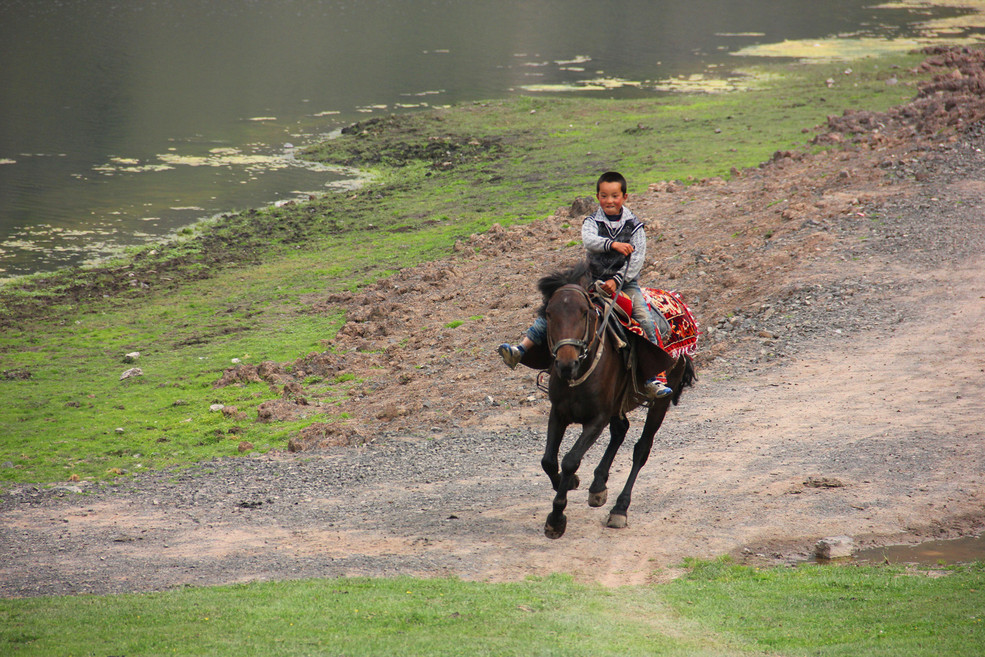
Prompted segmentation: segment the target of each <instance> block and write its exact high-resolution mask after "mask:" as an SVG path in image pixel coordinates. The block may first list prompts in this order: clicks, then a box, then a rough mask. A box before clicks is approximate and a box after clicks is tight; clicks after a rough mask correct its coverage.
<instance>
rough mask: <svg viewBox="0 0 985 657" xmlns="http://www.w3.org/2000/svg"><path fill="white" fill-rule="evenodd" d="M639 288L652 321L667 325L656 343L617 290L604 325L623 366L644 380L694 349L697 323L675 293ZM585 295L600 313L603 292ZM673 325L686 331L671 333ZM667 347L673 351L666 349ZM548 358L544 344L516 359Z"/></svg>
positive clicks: (531, 363)
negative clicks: (649, 338)
mask: <svg viewBox="0 0 985 657" xmlns="http://www.w3.org/2000/svg"><path fill="white" fill-rule="evenodd" d="M643 292H644V295H645V296H647V302H648V303H649V305H650V312H651V314H655V315H656V314H659V318H658V317H656V316H655V317H654V319H655V320H656V321H655V325H656V326H657V327H663V326H666V327H668V328H669V330H668V331H663V330H658V331H657V339H658V341H659V342H660V344H654V343H652V342H650V341H649V340H648V339H647V338H646V335H645V334H644V332H643V328H642V327H641V326H640V325H639V323H637V322H636V320H634V319H633V317H632V301H631V300H630V299H629V297H628V296H627V295H625V294H623V293H621V292H620V294H619V297H617V299H616V301H615V303H614V304H613V305H612V311H611V313H610V315H611V316H610V318H609V322H608V326H607V328H606V330H607V331H609V332H610V335H611V336H612V337H614V338H615V340H614V341H613V343H614V344H616V345H617V346H619V347H621V348H620V352H621V353H622V354H623V358H624V361H625V362H626V367H627V369H635V374H636V376H635V377H634V379H635V380H636V381H637V382H641V381H646V380H647V379H649V378H651V377H653V376H656V375H657V374H659V373H661V372H664V371H666V370H668V369H670V368H671V367H673V365H674V363H675V362H676V361H677V358H678V357H679V356H680V354H681V353H691V352H693V351H694V344H695V342H696V341H697V324H696V323H695V322H694V318H693V317H692V316H691V312H690V310H689V309H688V308H687V306H686V305H684V302H683V301H681V300H680V297H679V296H677V295H676V294H675V293H673V292H664V291H663V290H658V289H655V288H643ZM589 296H591V297H592V299H593V302H594V303H595V307H596V312H598V313H599V315H603V314H604V313H605V308H606V303H607V300H606V298H605V296H604V294H600V293H599V292H598V291H597V290H592V291H591V292H590V294H589ZM667 297H669V300H668V299H667ZM610 298H611V297H610ZM665 311H666V312H669V313H670V314H671V317H667V315H666V314H664V312H665ZM672 319H673V321H672ZM660 320H663V321H660ZM675 327H676V330H684V331H687V332H689V334H688V335H684V334H681V335H678V334H677V333H675ZM668 347H670V348H671V349H673V351H669V350H668ZM551 362H552V358H551V353H550V350H549V349H548V347H547V345H535V346H534V347H531V348H530V349H528V350H527V352H526V353H525V354H524V355H523V358H522V359H521V360H520V364H521V365H525V366H527V367H529V368H531V369H535V370H546V369H549V368H550V367H551Z"/></svg>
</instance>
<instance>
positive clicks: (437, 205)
mask: <svg viewBox="0 0 985 657" xmlns="http://www.w3.org/2000/svg"><path fill="white" fill-rule="evenodd" d="M920 59H921V57H920V56H916V55H909V56H907V55H901V56H896V57H893V58H880V59H876V58H873V59H866V60H861V61H858V62H853V64H852V67H851V72H850V73H847V74H846V66H845V65H844V64H839V65H815V66H805V65H789V66H775V67H773V68H772V69H770V70H769V75H768V76H764V78H765V79H769V83H768V84H769V86H768V87H764V88H762V89H759V90H753V91H747V92H742V93H734V94H718V95H706V94H692V95H679V96H668V97H662V98H653V99H635V100H599V99H590V100H589V99H571V98H534V97H524V98H515V99H510V100H499V101H489V102H481V103H470V104H467V105H463V106H459V107H455V108H452V109H448V110H434V111H428V112H420V113H413V114H407V115H402V116H399V117H390V118H384V119H375V120H371V121H367V122H365V123H362V124H359V125H357V126H355V128H354V129H353V130H351V131H347V132H349V133H350V134H346V135H343V136H342V137H341V138H339V139H337V140H332V141H330V142H326V143H324V144H321V145H318V146H315V147H312V148H310V149H309V150H308V152H307V156H308V157H311V158H313V159H317V160H321V161H325V162H331V163H337V164H345V165H350V166H359V167H361V168H363V169H365V170H367V171H369V172H371V173H372V175H373V180H374V182H372V183H371V184H368V185H367V186H366V187H364V188H363V189H361V190H359V191H356V192H352V193H348V194H339V195H331V196H326V197H324V198H320V199H317V200H314V201H312V202H310V203H306V204H296V205H288V206H284V207H280V208H267V209H263V210H251V211H248V212H243V213H238V214H229V215H226V216H224V217H221V218H218V219H216V220H214V221H211V222H208V223H205V224H202V225H200V226H197V227H195V228H193V229H188V230H186V231H183V232H184V234H183V235H181V236H180V239H176V240H174V241H172V242H170V243H167V244H158V245H155V246H153V247H146V248H143V249H139V250H136V251H133V252H131V253H130V254H128V255H127V256H126V257H125V258H121V259H118V260H116V261H113V262H108V263H104V264H102V265H99V266H95V267H90V268H85V269H79V268H76V269H70V270H65V271H61V272H56V273H53V274H44V275H35V276H32V277H26V278H24V279H18V280H16V281H13V282H10V283H8V284H6V285H5V286H4V287H3V288H2V290H0V328H2V331H3V337H2V338H0V392H2V394H3V396H4V400H5V404H6V405H5V409H4V414H3V420H2V425H3V426H2V431H3V434H4V439H3V441H2V443H0V465H2V467H0V487H3V486H8V487H9V486H11V485H14V484H16V483H19V482H56V481H64V480H67V479H71V480H73V481H74V480H80V479H81V480H89V481H105V480H108V479H113V478H115V477H118V476H120V475H121V474H122V475H125V474H129V473H135V472H140V471H143V470H148V469H159V468H164V467H168V466H174V465H182V464H189V463H195V462H199V461H203V460H208V459H211V458H213V457H233V456H238V455H240V454H242V453H249V452H250V451H265V450H268V449H280V448H284V447H285V445H286V441H287V439H288V437H289V436H290V435H291V434H292V432H295V431H298V430H299V429H300V428H302V427H304V426H306V425H307V424H310V423H312V422H315V421H328V422H330V421H332V420H333V419H334V418H338V417H343V416H344V413H345V405H344V401H345V399H346V398H347V396H348V395H350V394H353V392H354V391H358V390H359V383H360V382H359V381H358V380H353V379H351V378H347V377H344V376H342V377H339V379H338V380H325V381H318V382H313V383H317V398H316V399H313V401H314V402H317V403H314V404H312V406H311V412H310V413H309V414H308V415H307V416H306V417H303V418H300V419H298V420H296V421H293V422H290V423H260V422H256V421H255V419H256V418H257V408H258V407H259V406H260V404H262V403H263V402H265V401H269V400H272V399H275V398H277V397H279V395H280V391H279V390H275V389H271V388H269V387H268V386H267V385H266V384H260V383H255V384H248V385H245V386H242V387H227V388H214V387H213V383H214V382H215V381H216V380H217V379H218V378H219V377H220V375H221V373H222V371H223V370H224V369H225V368H227V367H230V366H231V364H232V360H233V359H234V358H235V359H239V360H240V361H242V362H247V363H254V364H255V363H259V362H261V361H265V360H272V361H277V362H286V361H291V360H293V359H295V358H298V357H300V356H303V355H304V354H306V353H309V352H312V351H322V350H324V349H326V348H327V347H328V346H329V342H328V341H330V340H331V338H332V337H333V336H334V334H335V332H336V331H337V330H338V328H339V327H340V325H341V323H342V321H343V319H344V318H342V317H340V316H338V315H333V314H332V313H330V312H329V313H325V312H315V311H314V310H313V304H314V303H315V301H317V300H319V299H322V298H323V297H324V296H325V295H326V294H327V293H330V292H332V291H334V290H340V289H356V288H358V287H359V286H360V285H362V284H363V283H365V282H366V281H368V280H372V279H375V278H377V277H379V276H382V275H386V274H387V273H389V272H392V271H394V270H397V269H399V268H401V267H405V266H409V265H413V264H417V263H420V262H423V261H426V260H429V259H433V258H435V257H441V256H444V255H446V254H448V253H450V252H451V250H452V247H453V245H454V243H455V241H456V240H458V239H461V238H464V237H467V236H468V235H470V234H472V233H475V232H479V231H483V230H485V229H486V228H488V227H489V226H490V225H492V224H493V223H501V224H511V223H514V222H525V221H529V220H532V219H539V218H542V217H544V216H547V215H549V214H550V213H552V212H553V211H554V209H555V208H557V207H558V206H561V205H567V204H569V203H570V202H571V201H572V200H573V199H574V198H575V197H576V196H590V195H591V194H592V193H593V191H594V190H593V187H592V185H593V183H594V179H595V177H596V176H597V174H598V173H599V171H601V170H603V169H609V168H618V169H620V170H621V171H623V172H624V173H625V174H626V175H627V176H628V177H629V179H630V181H631V183H632V185H633V188H634V189H635V190H638V191H639V190H643V189H645V187H646V185H647V184H648V183H650V182H655V181H658V180H661V179H680V180H688V179H691V178H702V177H709V176H717V175H721V176H728V175H729V172H730V171H731V170H732V168H733V167H737V168H743V167H749V166H755V165H757V164H758V163H760V162H762V161H764V160H766V159H768V158H769V157H770V155H771V154H772V153H773V152H775V151H776V150H783V149H791V148H810V146H809V145H808V144H807V142H808V140H809V139H810V137H811V136H812V135H811V133H809V132H804V131H805V130H806V129H812V128H813V127H814V126H816V125H818V124H823V123H824V121H825V117H826V116H827V115H828V114H840V113H841V112H842V111H843V110H844V109H863V108H864V109H871V110H881V109H885V108H887V107H889V106H892V105H895V104H898V103H900V102H902V101H905V100H907V99H909V98H911V97H912V96H913V95H914V93H915V87H913V86H911V85H908V83H911V82H913V81H914V79H915V75H914V74H913V73H911V72H910V69H911V68H913V67H915V65H916V64H917V63H918V62H919V61H920ZM891 81H892V82H893V83H890V82H891ZM631 191H632V190H631ZM130 352H139V353H140V357H139V359H138V360H137V361H136V362H135V363H125V362H124V355H125V354H127V353H130ZM133 367H139V368H140V369H141V370H142V372H143V374H142V376H139V377H134V378H127V379H121V375H122V374H123V372H124V371H126V370H128V369H130V368H133ZM217 404H221V405H223V406H225V407H235V411H232V410H227V412H225V413H223V412H221V411H215V410H210V409H211V408H213V407H215V405H217ZM241 450H245V451H241Z"/></svg>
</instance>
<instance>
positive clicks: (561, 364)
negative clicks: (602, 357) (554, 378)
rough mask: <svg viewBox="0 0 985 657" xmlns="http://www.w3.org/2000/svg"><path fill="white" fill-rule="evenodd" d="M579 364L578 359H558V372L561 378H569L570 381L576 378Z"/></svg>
mask: <svg viewBox="0 0 985 657" xmlns="http://www.w3.org/2000/svg"><path fill="white" fill-rule="evenodd" d="M577 365H578V361H576V360H565V361H560V360H559V361H557V373H558V374H560V375H561V378H563V379H568V380H569V381H570V380H571V379H573V378H575V367H576V366H577Z"/></svg>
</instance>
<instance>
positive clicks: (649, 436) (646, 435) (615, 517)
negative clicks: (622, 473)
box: [605, 399, 670, 529]
mask: <svg viewBox="0 0 985 657" xmlns="http://www.w3.org/2000/svg"><path fill="white" fill-rule="evenodd" d="M669 406H670V400H669V399H664V400H661V401H659V402H657V403H655V404H654V405H653V406H652V407H650V412H649V413H647V416H646V424H645V425H644V426H643V433H642V435H641V436H640V439H639V440H638V441H636V446H635V447H633V468H632V470H630V472H629V477H628V478H627V479H626V485H625V486H624V487H623V489H622V492H621V493H620V494H619V497H618V498H617V499H616V504H615V506H613V507H612V510H611V511H610V512H609V519H608V521H607V522H606V523H605V524H606V527H612V528H613V529H622V528H623V527H625V526H626V524H627V520H626V516H627V512H628V510H629V503H630V501H631V500H632V496H633V486H634V485H635V484H636V478H637V477H638V476H639V474H640V470H642V469H643V466H644V465H646V462H647V459H649V458H650V450H651V449H652V448H653V437H654V436H655V435H656V433H657V430H658V429H659V428H660V424H661V423H662V422H663V419H664V415H666V414H667V408H668V407H669Z"/></svg>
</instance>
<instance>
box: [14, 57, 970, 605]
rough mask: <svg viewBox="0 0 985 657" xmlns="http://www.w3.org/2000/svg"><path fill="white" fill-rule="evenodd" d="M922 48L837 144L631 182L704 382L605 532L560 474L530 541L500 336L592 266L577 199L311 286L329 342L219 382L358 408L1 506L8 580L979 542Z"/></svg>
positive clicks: (960, 275) (526, 476) (943, 71)
mask: <svg viewBox="0 0 985 657" xmlns="http://www.w3.org/2000/svg"><path fill="white" fill-rule="evenodd" d="M929 54H930V57H929V59H927V60H926V62H925V63H924V66H925V67H927V69H928V70H930V71H932V72H934V73H936V75H935V77H934V79H933V81H931V82H930V83H928V84H926V85H924V86H923V87H921V88H920V89H919V90H918V92H917V94H916V98H915V99H914V101H913V102H912V103H909V104H907V105H905V106H902V107H899V108H896V109H894V110H892V111H890V112H887V113H870V112H846V113H845V114H844V115H842V116H832V117H830V118H829V120H828V121H827V123H826V125H823V126H818V127H817V128H816V137H815V138H814V141H815V142H816V143H823V144H829V145H832V146H833V147H832V148H831V149H830V150H826V151H824V152H821V153H818V154H808V153H807V152H801V151H783V152H777V153H775V154H774V156H773V157H772V158H771V160H770V161H769V162H766V163H763V164H762V165H761V166H760V167H756V168H750V169H746V170H743V171H733V175H732V176H731V178H730V179H729V180H723V179H707V180H701V181H683V182H682V181H654V182H652V183H648V184H647V185H646V189H645V190H644V189H641V188H640V187H641V186H642V185H643V183H644V181H631V184H632V183H636V185H638V187H637V188H636V189H631V192H633V193H632V194H631V197H630V201H629V205H630V207H632V209H633V210H634V212H635V213H636V214H637V215H639V216H640V217H642V218H643V219H644V220H645V221H646V222H647V234H648V237H649V245H648V260H649V262H648V263H647V266H646V268H645V269H644V273H643V275H642V276H641V280H642V281H643V282H644V283H645V284H648V285H651V286H654V287H662V288H668V289H673V290H676V291H678V292H679V293H680V294H681V295H682V296H683V298H684V299H685V300H686V301H687V302H688V304H689V305H690V307H691V308H692V310H693V311H694V313H695V316H696V317H697V319H698V322H699V324H700V326H701V329H702V331H703V334H702V336H701V340H700V341H699V352H698V354H697V358H696V363H697V370H698V376H699V382H698V384H697V386H696V387H695V388H693V389H689V390H687V391H686V393H685V395H684V397H683V399H682V401H681V404H680V405H679V406H678V407H675V408H674V409H672V411H671V412H670V414H669V415H668V418H667V420H666V421H665V423H664V427H663V429H662V430H661V431H660V432H659V433H658V435H657V438H656V442H655V445H654V449H653V453H652V455H651V458H650V461H649V463H648V464H647V467H646V468H645V469H644V470H643V474H642V476H641V478H640V481H639V483H638V484H637V487H636V490H635V495H634V501H633V505H632V507H631V508H630V512H629V523H630V526H629V528H627V529H625V530H619V531H614V530H609V529H606V528H604V526H603V525H604V522H605V518H606V516H607V509H590V508H588V507H587V505H585V504H584V499H583V497H582V496H584V495H587V493H585V492H584V491H577V492H575V493H572V495H570V496H569V500H570V504H569V507H568V518H569V522H568V530H567V534H566V535H565V537H563V538H562V539H560V540H557V541H551V540H548V539H547V538H545V537H544V535H543V530H542V529H543V522H544V518H545V517H546V514H547V512H548V511H549V509H550V502H551V499H552V497H553V493H552V491H551V489H550V484H549V481H548V480H547V477H546V476H545V475H544V474H543V473H542V472H541V471H540V467H539V460H540V450H541V449H542V448H543V434H544V431H545V427H546V418H547V413H548V408H549V407H548V403H547V401H546V399H545V395H544V394H543V393H541V392H540V391H539V390H538V389H537V388H536V385H535V378H536V372H533V371H530V370H523V369H522V368H521V369H519V370H517V371H510V370H509V369H507V368H506V367H505V366H504V365H503V364H502V362H501V361H500V360H499V358H498V356H497V355H496V352H495V348H496V346H497V345H498V344H499V343H500V342H504V341H516V340H518V339H519V337H520V335H521V333H522V331H523V330H524V329H525V328H526V326H527V325H528V324H529V323H530V321H532V319H533V318H534V312H535V310H536V308H537V306H538V305H539V303H540V299H539V297H538V295H537V292H536V288H535V282H536V279H537V278H538V277H539V276H540V275H542V274H544V273H546V272H548V271H551V270H553V269H556V268H559V267H561V266H564V265H566V264H568V263H571V262H573V261H574V260H576V259H578V258H580V257H581V246H580V225H581V218H582V217H583V216H584V215H585V214H586V212H587V211H589V209H590V207H591V199H588V201H587V202H586V200H585V199H573V200H572V206H571V207H570V208H568V207H566V208H560V209H559V210H558V211H557V212H556V213H555V214H554V215H553V216H551V217H548V218H546V219H544V220H542V221H539V222H536V223H534V224H531V225H525V226H516V227H512V228H509V229H504V228H502V227H494V228H493V229H492V230H490V231H488V232H487V233H485V234H482V235H473V236H472V237H471V238H470V239H468V240H466V241H463V242H461V243H460V244H458V245H456V249H455V253H454V254H450V255H449V257H448V258H446V259H444V260H442V261H437V262H432V263H428V264H426V265H423V266H420V267H415V268H412V269H407V270H404V271H401V272H399V273H397V274H395V275H393V276H391V277H389V278H387V279H385V280H381V281H379V282H378V283H376V284H375V285H373V286H372V287H370V288H368V289H365V290H363V291H361V292H360V293H358V294H353V295H334V296H331V297H328V298H324V297H318V296H312V297H310V298H308V299H307V300H306V302H307V303H308V304H310V306H311V308H312V309H313V311H314V312H336V311H337V310H338V309H339V308H342V309H344V310H345V311H346V312H347V317H348V323H347V324H346V325H345V327H344V328H343V329H342V330H341V331H340V333H339V334H338V336H337V337H336V338H335V342H334V344H333V345H332V347H333V349H332V350H327V351H326V352H325V353H322V354H310V355H308V356H307V357H305V358H302V359H299V360H298V361H297V362H294V363H264V364H263V365H261V366H260V367H257V368H249V367H244V366H240V367H239V368H238V369H236V370H230V371H228V372H226V373H225V374H224V375H223V377H222V379H221V380H219V381H217V382H216V384H217V385H237V384H239V383H243V382H249V381H257V380H262V381H266V382H268V383H269V384H270V385H272V386H275V387H276V388H277V389H278V390H280V391H282V392H283V397H282V399H281V400H279V401H278V402H277V403H276V404H271V405H269V406H268V407H267V408H266V411H265V412H266V413H267V416H266V417H265V418H264V419H265V420H266V421H276V420H277V419H278V418H281V417H283V418H289V417H291V416H292V413H296V412H297V410H298V407H300V406H304V405H307V404H311V403H322V402H321V400H319V399H318V390H317V388H316V387H312V386H309V387H308V388H306V387H305V382H306V381H308V380H311V377H312V375H314V376H318V377H324V376H338V375H339V374H353V375H355V376H356V377H357V378H358V380H360V381H361V383H360V384H359V385H358V386H357V387H356V388H355V389H354V390H353V391H352V394H351V395H350V397H349V398H348V399H346V400H345V401H344V402H343V403H342V410H344V411H345V412H346V413H347V414H348V416H349V419H348V420H346V421H345V422H342V423H338V424H321V425H316V426H314V427H311V428H309V430H307V431H306V432H303V433H302V434H301V435H298V436H295V437H294V438H293V439H292V441H291V450H292V451H293V452H295V453H283V454H271V455H265V456H253V457H249V458H242V459H235V460H229V461H220V462H215V463H212V464H208V465H207V466H202V467H200V468H195V469H192V470H183V471H180V472H174V473H158V474H153V475H148V476H144V477H141V478H137V479H134V480H132V481H127V482H124V483H120V484H118V485H115V486H106V487H96V486H93V485H85V484H70V485H66V486H60V487H56V488H54V489H50V488H49V489H42V488H39V487H22V488H19V489H17V490H14V491H12V492H11V493H10V494H8V495H5V496H3V497H2V498H0V513H2V515H3V518H4V522H3V527H2V529H0V552H2V553H3V554H4V555H5V557H6V558H5V560H4V563H3V564H0V594H2V595H5V596H18V595H35V594H43V593H66V592H83V591H94V592H110V591H129V590H152V589H159V588H167V587H171V586H176V585H181V584H213V583H219V582H233V581H243V580H252V579H264V578H291V577H308V576H336V575H357V574H358V575H394V574H413V575H421V576H434V575H457V576H461V577H466V578H475V579H494V580H502V579H519V578H523V577H525V576H527V575H531V574H545V573H549V572H553V571H555V570H563V571H566V572H572V573H574V574H575V575H576V576H578V577H580V578H583V579H586V580H595V581H601V582H603V583H606V584H626V583H640V582H644V581H647V580H648V579H653V578H665V577H669V576H672V575H673V574H674V573H675V572H676V569H675V567H676V565H677V564H679V563H680V562H681V560H682V559H683V558H684V557H688V556H693V557H714V556H717V555H720V554H723V553H733V554H735V555H737V556H738V557H740V558H742V559H745V560H749V561H756V562H763V563H777V562H784V561H789V560H796V559H804V558H807V557H808V556H809V554H810V551H811V549H812V546H813V544H814V542H815V541H817V540H818V539H819V538H821V537H824V536H832V535H849V536H852V537H854V539H855V540H856V542H857V543H858V544H859V545H875V544H886V543H892V542H901V541H908V542H912V541H917V540H920V539H922V538H925V537H929V536H934V537H943V536H957V535H966V534H971V533H977V532H980V531H981V530H982V528H983V527H985V519H983V517H985V505H983V502H985V475H983V474H982V473H983V472H985V455H983V453H982V450H981V448H980V446H981V442H982V439H983V437H985V436H983V429H982V425H981V419H982V418H983V417H985V394H983V392H982V381H983V371H985V340H983V339H982V337H983V336H982V328H981V327H982V326H983V325H985V304H983V303H982V299H985V276H983V268H985V258H983V256H982V254H983V253H985V211H983V201H985V158H983V155H982V148H983V147H985V123H983V121H982V119H983V117H985V92H983V89H985V87H983V80H985V58H983V51H976V50H966V49H937V50H934V51H932V52H930V53H929ZM588 191H590V190H588ZM641 418H642V416H641V415H640V414H639V412H636V413H634V414H631V416H630V420H631V422H632V423H633V427H632V428H631V429H630V437H632V436H633V435H635V432H637V431H638V430H639V428H640V427H641V424H642V422H641ZM572 431H574V430H572ZM569 439H570V437H569ZM630 452H631V450H630V449H628V447H627V448H624V449H623V452H622V453H621V454H620V456H619V457H618V458H617V461H616V464H615V466H614V468H613V475H612V478H611V480H610V482H611V484H612V485H613V487H617V486H621V483H622V481H623V479H624V478H625V474H626V472H627V471H628V465H629V459H630ZM600 454H601V448H600V447H598V446H596V447H595V448H594V449H593V450H592V451H591V452H589V455H588V457H587V459H586V462H585V463H584V464H583V466H582V467H583V470H584V469H587V468H591V467H594V464H595V462H596V461H597V459H598V457H599V456H600ZM819 481H820V482H837V483H838V485H817V482H819ZM80 491H83V492H86V493H87V494H86V495H78V494H76V493H78V492H80ZM613 492H615V489H614V490H613ZM610 499H614V496H612V495H610Z"/></svg>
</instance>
